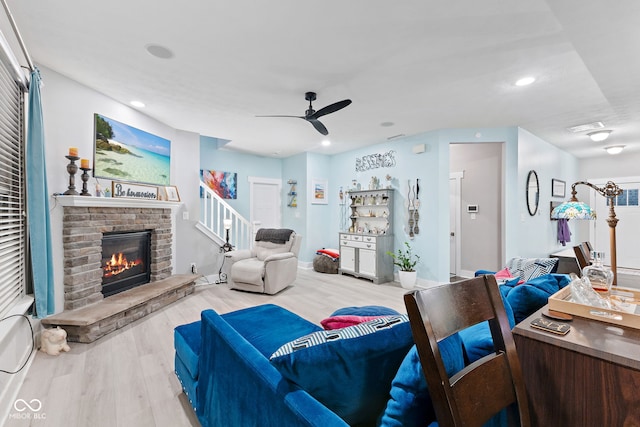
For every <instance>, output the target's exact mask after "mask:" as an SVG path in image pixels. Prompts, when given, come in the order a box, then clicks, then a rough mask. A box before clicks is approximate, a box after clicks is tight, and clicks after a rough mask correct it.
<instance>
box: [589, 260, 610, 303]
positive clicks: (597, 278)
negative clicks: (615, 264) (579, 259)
mask: <svg viewBox="0 0 640 427" xmlns="http://www.w3.org/2000/svg"><path fill="white" fill-rule="evenodd" d="M592 257H593V264H592V265H587V266H586V267H585V268H583V269H582V277H583V278H586V279H588V281H589V284H590V285H591V287H592V288H593V290H594V291H596V292H598V293H599V294H600V295H602V296H604V297H606V296H609V293H610V292H611V285H612V284H613V271H611V269H610V268H607V267H605V266H604V265H602V260H603V259H604V252H596V251H593V252H592Z"/></svg>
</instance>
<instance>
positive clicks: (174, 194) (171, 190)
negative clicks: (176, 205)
mask: <svg viewBox="0 0 640 427" xmlns="http://www.w3.org/2000/svg"><path fill="white" fill-rule="evenodd" d="M162 188H163V190H164V195H165V198H164V200H166V201H168V202H179V201H180V194H178V187H176V186H175V185H167V186H165V187H162Z"/></svg>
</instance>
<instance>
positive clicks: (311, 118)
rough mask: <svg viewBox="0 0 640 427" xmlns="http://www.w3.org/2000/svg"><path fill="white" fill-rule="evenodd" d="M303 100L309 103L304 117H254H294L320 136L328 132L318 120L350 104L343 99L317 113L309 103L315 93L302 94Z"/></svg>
mask: <svg viewBox="0 0 640 427" xmlns="http://www.w3.org/2000/svg"><path fill="white" fill-rule="evenodd" d="M304 99H306V100H307V101H309V109H308V110H307V111H305V112H304V116H256V117H294V118H298V119H304V120H306V121H308V122H309V123H311V124H312V125H313V127H314V128H316V130H317V131H318V132H320V133H321V134H323V135H329V131H328V130H327V128H326V127H325V126H324V125H323V124H322V123H321V122H320V120H318V118H320V117H322V116H325V115H327V114H331V113H335V112H336V111H338V110H342V109H343V108H344V107H346V106H347V105H349V104H351V100H350V99H344V100H342V101H338V102H336V103H333V104H331V105H327V106H326V107H324V108H321V109H319V110H318V111H316V110H314V109H313V106H312V105H311V102H313V101H315V100H316V93H315V92H307V93H305V94H304Z"/></svg>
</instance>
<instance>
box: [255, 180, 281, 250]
mask: <svg viewBox="0 0 640 427" xmlns="http://www.w3.org/2000/svg"><path fill="white" fill-rule="evenodd" d="M249 194H250V196H249V197H250V207H249V211H250V217H249V221H250V222H251V224H252V225H253V227H252V228H253V231H252V232H253V234H255V232H256V231H257V230H258V229H259V228H280V227H281V226H282V215H281V206H282V200H281V198H282V196H281V194H282V180H280V179H274V178H261V177H252V176H250V177H249ZM253 237H255V236H252V239H251V240H253Z"/></svg>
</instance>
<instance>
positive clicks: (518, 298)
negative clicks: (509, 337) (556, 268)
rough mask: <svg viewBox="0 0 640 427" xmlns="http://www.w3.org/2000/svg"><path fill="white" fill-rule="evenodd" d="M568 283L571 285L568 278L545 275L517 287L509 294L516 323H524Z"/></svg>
mask: <svg viewBox="0 0 640 427" xmlns="http://www.w3.org/2000/svg"><path fill="white" fill-rule="evenodd" d="M567 283H569V277H568V276H565V275H552V274H545V275H544V276H540V277H537V278H535V279H533V280H529V281H528V282H526V283H523V284H522V285H518V286H515V287H514V288H513V289H512V290H511V291H510V292H509V293H508V294H507V301H509V304H510V305H511V308H513V315H514V317H515V320H516V323H520V322H522V321H523V320H524V319H526V318H527V317H529V316H530V315H531V314H532V313H533V312H534V311H536V310H537V309H539V308H540V307H542V306H543V305H545V304H547V302H548V301H549V297H550V296H551V295H553V294H555V293H556V292H558V291H559V290H560V288H563V287H564V286H566V284H567Z"/></svg>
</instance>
